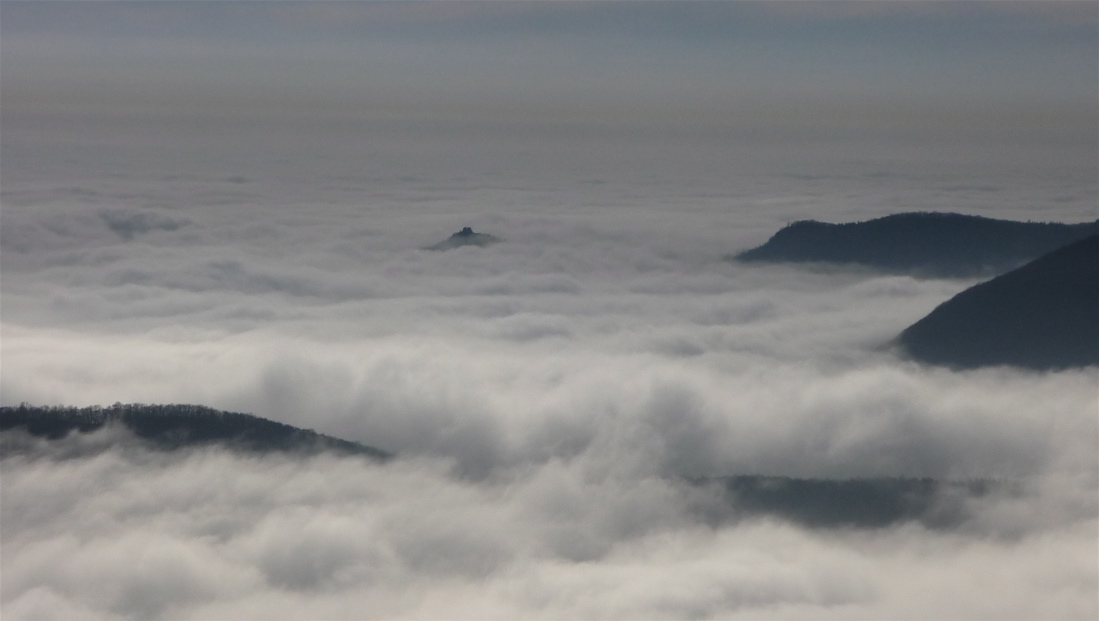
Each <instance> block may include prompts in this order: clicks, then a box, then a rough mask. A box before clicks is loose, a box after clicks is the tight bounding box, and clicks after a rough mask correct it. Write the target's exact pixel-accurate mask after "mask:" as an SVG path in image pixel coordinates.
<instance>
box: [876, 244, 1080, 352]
mask: <svg viewBox="0 0 1099 621" xmlns="http://www.w3.org/2000/svg"><path fill="white" fill-rule="evenodd" d="M898 340H899V342H900V344H901V345H902V346H903V347H904V349H905V350H906V352H907V353H908V354H910V355H911V356H912V357H913V358H915V359H916V360H920V361H923V362H929V363H932V364H942V365H947V366H952V367H958V368H973V367H980V366H989V365H1001V364H1006V365H1014V366H1019V367H1025V368H1029V369H1057V368H1065V367H1078V366H1087V365H1092V364H1099V235H1092V236H1091V237H1088V238H1086V239H1084V240H1081V241H1078V242H1076V243H1073V244H1070V245H1068V246H1066V247H1064V248H1061V249H1058V250H1055V251H1053V252H1051V253H1049V254H1046V255H1044V256H1042V257H1040V258H1038V259H1035V260H1034V261H1031V262H1030V263H1027V264H1026V265H1024V266H1023V267H1020V268H1018V269H1016V270H1013V271H1010V272H1008V273H1006V274H1003V275H1001V276H998V277H996V278H993V279H992V280H989V281H987V282H983V283H981V284H978V285H975V286H973V287H970V288H969V289H966V290H965V291H962V292H961V293H959V294H958V295H956V296H954V297H953V298H951V299H950V300H947V301H946V302H944V303H943V304H941V305H940V306H939V307H938V308H936V309H935V310H934V311H932V312H931V313H930V314H929V315H927V316H926V317H924V318H923V319H921V320H919V321H917V322H916V323H914V324H912V325H911V326H909V327H908V329H906V330H905V331H904V332H902V333H901V334H900V336H899V337H898Z"/></svg>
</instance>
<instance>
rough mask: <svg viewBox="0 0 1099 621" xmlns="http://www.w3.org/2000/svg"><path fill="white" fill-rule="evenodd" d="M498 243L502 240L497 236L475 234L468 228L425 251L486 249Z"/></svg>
mask: <svg viewBox="0 0 1099 621" xmlns="http://www.w3.org/2000/svg"><path fill="white" fill-rule="evenodd" d="M498 241H500V238H499V237H496V236H495V235H489V234H488V233H475V232H473V229H471V228H469V227H468V226H467V227H465V228H463V229H462V230H460V231H458V232H457V233H455V234H453V235H451V236H450V237H448V238H446V239H444V240H443V241H441V242H439V243H437V244H434V245H432V246H428V247H427V248H424V250H450V249H451V248H461V247H462V246H481V247H484V246H489V245H491V244H495V243H496V242H498Z"/></svg>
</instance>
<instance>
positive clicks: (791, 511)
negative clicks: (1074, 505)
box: [699, 475, 1019, 528]
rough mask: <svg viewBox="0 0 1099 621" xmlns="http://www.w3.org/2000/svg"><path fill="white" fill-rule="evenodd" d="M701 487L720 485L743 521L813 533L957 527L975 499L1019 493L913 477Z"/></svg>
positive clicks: (1012, 488) (987, 484)
mask: <svg viewBox="0 0 1099 621" xmlns="http://www.w3.org/2000/svg"><path fill="white" fill-rule="evenodd" d="M699 483H712V484H717V485H720V486H721V488H722V490H723V492H724V494H725V495H726V498H728V500H729V502H730V504H731V505H732V506H734V507H735V508H736V513H737V515H738V516H742V517H764V516H765V517H773V518H778V519H782V520H786V521H790V522H794V523H797V524H801V525H803V526H808V527H812V528H884V527H887V526H891V525H894V524H899V523H903V522H917V523H920V524H922V525H923V526H925V527H927V528H952V527H955V526H957V525H959V524H961V523H963V522H965V521H966V520H967V519H969V518H970V508H969V506H968V502H969V501H970V500H973V499H979V498H983V497H986V496H989V495H992V494H1007V495H1012V494H1016V493H1018V491H1019V490H1018V485H1017V484H1016V483H1014V482H1011V481H1002V480H992V479H973V480H969V481H942V480H936V479H930V478H914V477H874V478H859V479H809V478H795V477H783V476H763V475H739V476H731V477H719V478H715V479H709V480H704V481H699Z"/></svg>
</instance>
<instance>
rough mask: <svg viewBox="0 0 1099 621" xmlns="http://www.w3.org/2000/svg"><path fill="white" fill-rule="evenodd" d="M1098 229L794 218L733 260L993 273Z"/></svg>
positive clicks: (957, 217) (933, 216) (950, 219)
mask: <svg viewBox="0 0 1099 621" xmlns="http://www.w3.org/2000/svg"><path fill="white" fill-rule="evenodd" d="M1097 231H1099V222H1087V223H1083V224H1060V223H1042V222H1015V221H1011V220H996V219H992V218H982V217H979V216H966V215H961V214H956V213H902V214H896V215H892V216H886V217H884V218H878V219H876V220H867V221H864V222H849V223H844V224H829V223H826V222H817V221H816V220H802V221H800V222H794V223H793V224H790V225H788V226H786V227H785V228H783V229H782V230H780V231H779V232H777V233H775V234H774V236H772V237H771V239H769V240H768V241H767V243H765V244H763V245H762V246H759V247H758V248H753V249H751V250H746V251H744V252H741V253H740V254H737V255H735V256H732V257H727V258H731V259H735V260H738V261H769V262H824V263H853V264H859V265H866V266H870V267H873V268H876V269H880V270H884V271H887V272H896V273H904V274H915V275H920V276H928V277H966V276H980V275H994V274H1000V273H1003V272H1005V271H1007V270H1010V269H1012V268H1014V267H1017V266H1019V265H1021V264H1023V263H1025V262H1027V261H1029V260H1031V259H1034V258H1036V257H1039V256H1041V255H1043V254H1045V253H1047V252H1050V251H1052V250H1054V249H1056V248H1060V247H1061V246H1064V245H1066V244H1070V243H1072V242H1074V241H1076V240H1078V239H1082V238H1084V237H1086V236H1088V235H1092V234H1095V233H1096V232H1097Z"/></svg>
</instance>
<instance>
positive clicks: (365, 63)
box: [0, 1, 1099, 142]
mask: <svg viewBox="0 0 1099 621" xmlns="http://www.w3.org/2000/svg"><path fill="white" fill-rule="evenodd" d="M2 11H3V19H2V24H0V28H2V34H3V37H2V45H3V48H2V51H3V87H4V88H3V96H4V101H3V103H4V107H5V108H6V109H9V110H13V111H20V110H25V109H35V110H43V109H50V110H61V109H64V110H66V111H70V112H89V111H96V112H104V111H110V112H120V111H126V112H134V111H143V112H148V113H153V112H157V113H160V112H173V113H190V114H199V115H224V116H231V115H260V114H275V113H277V114H279V115H288V116H291V117H294V116H298V117H324V116H328V115H339V116H345V117H351V118H361V119H376V118H394V117H396V118H443V119H448V118H455V117H457V118H462V119H473V120H500V119H503V120H509V121H515V120H520V121H533V122H562V121H569V120H572V121H578V122H584V121H590V120H599V121H611V120H629V121H638V122H642V123H646V124H650V125H651V124H663V123H688V124H690V123H702V124H704V125H717V126H726V127H732V128H736V129H782V130H802V131H804V130H812V131H816V132H825V133H827V132H830V131H837V130H840V129H843V130H847V131H854V132H859V131H861V132H875V131H884V130H886V129H887V128H888V129H889V130H890V131H907V130H918V131H931V130H944V131H948V132H949V131H957V130H960V129H966V128H968V129H973V128H977V129H981V130H987V131H992V132H993V133H996V132H1000V133H1018V132H1020V131H1021V132H1029V133H1030V134H1032V135H1033V134H1035V132H1037V135H1040V134H1045V135H1046V136H1048V137H1050V138H1056V139H1058V140H1062V139H1066V138H1072V137H1073V136H1075V137H1077V138H1078V139H1083V140H1090V141H1092V142H1094V137H1095V118H1094V117H1095V115H1094V108H1095V100H1096V91H1097V61H1096V58H1099V45H1097V34H1096V33H1097V13H1099V9H1097V7H1096V5H1095V3H1093V2H855V3H844V2H811V3H799V2H698V3H672V2H653V3H612V2H601V3H573V2H521V3H520V2H514V3H512V2H487V3H480V2H458V3H447V2H423V3H421V2H415V3H404V2H385V3H367V2H362V3H356V2H334V3H329V2H300V3H282V2H279V3H263V2H117V3H115V2H92V3H69V2H45V3H42V2H19V1H15V2H4V4H3V7H2Z"/></svg>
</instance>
